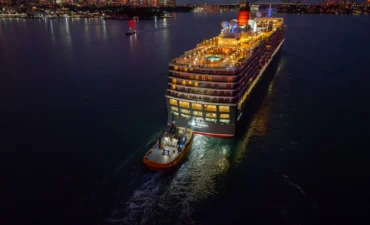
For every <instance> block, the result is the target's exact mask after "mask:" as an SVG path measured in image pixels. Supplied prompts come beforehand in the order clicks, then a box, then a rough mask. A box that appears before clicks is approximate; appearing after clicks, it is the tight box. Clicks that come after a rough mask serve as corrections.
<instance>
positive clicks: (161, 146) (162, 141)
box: [143, 124, 194, 171]
mask: <svg viewBox="0 0 370 225" xmlns="http://www.w3.org/2000/svg"><path fill="white" fill-rule="evenodd" d="M193 137H194V134H193V132H192V131H191V130H190V129H189V128H186V127H176V126H175V125H174V124H171V125H170V126H168V127H167V128H166V129H165V130H163V132H162V134H161V135H160V136H159V138H158V140H157V141H156V143H155V144H154V146H153V147H152V148H151V149H150V150H149V151H148V152H147V153H146V154H145V155H144V157H143V163H144V164H145V165H146V167H148V168H149V169H151V170H154V171H167V170H171V169H173V168H175V167H176V166H177V165H179V164H180V163H181V162H182V161H183V159H184V158H185V156H186V155H187V153H188V152H189V151H190V149H191V146H192V144H193Z"/></svg>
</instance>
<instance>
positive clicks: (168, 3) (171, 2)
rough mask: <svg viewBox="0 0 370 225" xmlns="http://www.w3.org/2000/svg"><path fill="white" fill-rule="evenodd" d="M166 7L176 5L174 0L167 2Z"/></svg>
mask: <svg viewBox="0 0 370 225" xmlns="http://www.w3.org/2000/svg"><path fill="white" fill-rule="evenodd" d="M167 5H169V6H173V5H176V0H167Z"/></svg>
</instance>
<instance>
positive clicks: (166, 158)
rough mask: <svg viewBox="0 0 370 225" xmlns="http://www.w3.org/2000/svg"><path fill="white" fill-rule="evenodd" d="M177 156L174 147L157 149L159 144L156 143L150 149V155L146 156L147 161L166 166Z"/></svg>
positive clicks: (177, 152) (177, 153)
mask: <svg viewBox="0 0 370 225" xmlns="http://www.w3.org/2000/svg"><path fill="white" fill-rule="evenodd" d="M177 156H179V151H177V149H176V148H175V147H172V146H165V147H164V148H163V149H159V144H158V143H157V144H156V145H155V147H154V148H153V149H152V153H151V154H150V155H148V160H149V161H152V162H155V163H160V164H167V163H170V162H172V161H174V160H175V159H176V158H177Z"/></svg>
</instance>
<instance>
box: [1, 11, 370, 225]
mask: <svg viewBox="0 0 370 225" xmlns="http://www.w3.org/2000/svg"><path fill="white" fill-rule="evenodd" d="M175 16H176V18H175V19H167V20H158V21H157V22H155V21H140V22H138V23H134V22H132V21H131V22H130V21H102V20H53V21H43V20H16V19H13V20H4V19H3V20H0V49H1V51H0V63H1V64H0V70H1V76H0V79H1V80H0V90H1V95H0V100H1V110H0V124H1V125H0V129H1V131H2V138H1V142H0V149H1V150H2V151H1V152H2V156H1V158H2V159H3V160H2V166H3V167H4V169H3V170H2V171H1V177H2V178H3V179H2V181H3V182H2V188H4V191H2V194H3V197H2V203H4V205H5V206H6V207H5V210H3V211H2V212H3V213H4V214H5V215H6V219H5V220H3V221H5V222H9V223H14V224H25V223H32V224H176V225H177V224H323V223H327V224H333V223H338V222H348V223H350V224H355V223H358V222H359V221H363V219H364V218H365V216H366V215H367V209H368V203H367V196H368V195H367V194H366V193H367V191H366V190H367V187H368V176H367V171H368V170H369V166H368V156H369V154H368V150H369V147H368V146H369V145H368V134H369V128H368V124H369V122H368V121H369V119H368V115H369V114H368V113H369V111H370V110H369V104H368V102H369V97H370V94H369V91H368V90H369V89H368V87H369V85H370V78H369V74H370V73H369V71H368V68H369V55H368V54H369V52H370V45H369V40H370V30H369V29H368V28H369V26H370V17H368V16H330V15H325V16H320V15H282V16H283V17H284V18H285V23H286V24H287V25H288V27H287V29H286V42H285V44H284V46H283V49H282V51H281V53H280V56H279V57H278V58H277V59H276V60H275V62H274V65H272V67H271V68H270V69H269V71H268V72H267V73H266V77H265V79H264V80H263V82H262V83H261V84H260V85H259V87H258V89H257V90H256V92H255V94H254V95H253V97H252V98H251V101H250V103H249V105H248V108H247V111H246V113H245V115H246V116H245V117H244V118H243V121H242V124H241V126H240V128H239V130H238V135H237V136H236V137H235V138H232V139H216V138H210V137H204V136H196V137H195V141H194V145H193V147H192V151H191V153H190V155H189V157H188V159H187V160H186V161H185V162H184V163H183V164H182V165H181V167H180V168H179V169H178V170H176V171H174V172H172V173H154V172H149V171H147V170H146V169H145V168H143V166H142V162H141V157H142V156H143V154H144V153H145V152H146V151H147V149H148V147H149V146H150V144H151V142H152V141H153V140H154V139H155V137H156V136H157V135H158V133H159V132H160V130H161V129H162V128H163V126H164V125H165V122H166V115H167V111H166V106H165V98H164V94H165V89H166V86H167V84H166V82H167V63H168V61H169V60H170V59H172V58H174V57H175V56H178V55H180V54H182V53H183V52H184V51H186V50H188V49H190V48H192V47H194V46H195V44H196V43H197V42H199V41H201V40H202V39H203V38H209V37H212V36H215V35H217V34H218V32H219V31H220V22H221V21H222V20H230V19H233V18H235V17H236V14H235V12H227V13H222V14H218V13H208V14H192V13H187V14H181V13H177V14H176V15H175ZM129 26H132V27H136V29H137V30H138V31H139V33H138V34H137V35H135V36H130V37H126V36H125V32H126V31H127V30H128V28H129Z"/></svg>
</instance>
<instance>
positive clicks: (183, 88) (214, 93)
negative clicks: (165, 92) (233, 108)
mask: <svg viewBox="0 0 370 225" xmlns="http://www.w3.org/2000/svg"><path fill="white" fill-rule="evenodd" d="M167 88H168V89H171V90H173V91H178V92H185V93H192V94H200V95H212V96H228V97H232V96H234V95H235V94H236V93H237V91H234V90H227V91H226V90H219V89H217V90H215V89H210V88H197V87H187V86H182V85H174V84H168V87H167Z"/></svg>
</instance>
